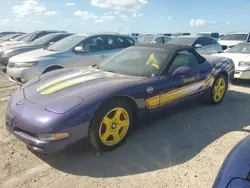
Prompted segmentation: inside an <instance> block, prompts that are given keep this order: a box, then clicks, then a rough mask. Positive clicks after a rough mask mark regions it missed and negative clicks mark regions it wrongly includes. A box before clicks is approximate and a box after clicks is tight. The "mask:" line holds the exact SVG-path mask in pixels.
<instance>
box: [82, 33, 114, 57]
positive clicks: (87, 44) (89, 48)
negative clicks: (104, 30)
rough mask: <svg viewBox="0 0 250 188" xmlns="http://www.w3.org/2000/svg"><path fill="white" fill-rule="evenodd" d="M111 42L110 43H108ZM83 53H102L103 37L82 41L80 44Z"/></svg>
mask: <svg viewBox="0 0 250 188" xmlns="http://www.w3.org/2000/svg"><path fill="white" fill-rule="evenodd" d="M109 42H112V41H109ZM82 47H83V49H84V53H92V52H100V51H104V50H105V49H104V39H103V37H100V36H97V37H92V38H89V39H86V40H84V42H83V43H82Z"/></svg>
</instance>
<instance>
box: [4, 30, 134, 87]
mask: <svg viewBox="0 0 250 188" xmlns="http://www.w3.org/2000/svg"><path fill="white" fill-rule="evenodd" d="M135 44H138V42H137V40H136V39H134V38H133V37H131V36H127V35H120V34H76V35H71V36H69V37H66V38H64V39H62V40H60V41H58V42H56V43H54V44H52V45H51V46H49V47H48V48H45V49H38V50H34V51H31V52H26V53H23V54H20V55H17V56H14V57H12V58H10V60H9V63H8V66H7V74H8V75H9V76H10V79H11V80H12V81H14V82H19V83H20V82H21V83H23V82H26V81H28V80H30V79H33V78H34V77H36V76H39V75H41V74H44V73H47V72H49V71H53V70H56V69H60V68H64V67H82V66H89V65H95V64H100V62H102V61H104V60H105V59H107V58H108V57H110V56H112V55H114V54H115V53H117V52H119V51H121V50H122V49H124V48H127V47H129V46H132V45H135Z"/></svg>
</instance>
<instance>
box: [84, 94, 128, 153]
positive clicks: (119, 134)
mask: <svg viewBox="0 0 250 188" xmlns="http://www.w3.org/2000/svg"><path fill="white" fill-rule="evenodd" d="M132 125H133V115H132V111H131V109H130V107H129V105H128V104H127V103H126V102H124V101H123V100H119V99H114V100H111V101H109V102H108V103H106V104H105V105H103V106H102V107H100V109H98V110H97V112H96V114H95V115H94V117H93V119H92V121H91V124H90V127H89V133H88V134H89V139H90V143H91V145H92V146H93V147H94V148H95V149H97V150H98V151H103V152H105V151H112V150H114V149H116V148H118V147H119V146H120V145H121V144H122V143H123V142H124V141H125V140H126V138H127V136H128V134H129V132H130V130H131V129H132Z"/></svg>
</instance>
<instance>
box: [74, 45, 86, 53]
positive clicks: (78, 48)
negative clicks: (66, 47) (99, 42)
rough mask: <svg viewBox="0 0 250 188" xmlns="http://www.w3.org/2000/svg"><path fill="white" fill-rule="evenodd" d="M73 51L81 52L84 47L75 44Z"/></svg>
mask: <svg viewBox="0 0 250 188" xmlns="http://www.w3.org/2000/svg"><path fill="white" fill-rule="evenodd" d="M75 52H79V53H82V52H84V48H83V47H82V46H77V47H75Z"/></svg>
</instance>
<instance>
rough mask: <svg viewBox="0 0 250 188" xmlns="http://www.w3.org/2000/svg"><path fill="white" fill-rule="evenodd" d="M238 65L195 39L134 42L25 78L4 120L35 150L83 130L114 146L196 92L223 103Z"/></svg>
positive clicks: (96, 142) (49, 148)
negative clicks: (206, 52) (92, 62)
mask: <svg viewBox="0 0 250 188" xmlns="http://www.w3.org/2000/svg"><path fill="white" fill-rule="evenodd" d="M234 71H235V70H234V63H233V61H232V60H231V59H229V58H224V57H223V58H222V57H215V56H201V55H200V54H199V53H197V52H196V51H195V50H194V49H193V48H191V47H190V46H183V45H174V44H162V45H160V44H157V45H156V44H147V45H139V46H133V47H129V48H127V49H125V50H122V51H121V52H119V53H117V54H116V55H114V56H112V57H111V58H109V59H107V60H106V61H105V62H103V63H101V65H100V66H98V65H96V66H92V67H85V68H68V69H61V70H56V71H53V72H49V73H46V74H44V75H42V76H39V77H36V78H35V79H33V80H31V81H29V82H27V83H25V84H24V85H22V86H21V87H20V88H18V89H17V90H16V91H15V92H14V93H13V94H12V95H11V97H10V99H9V102H8V107H7V113H6V127H7V129H8V130H9V131H10V132H11V133H12V134H14V135H15V136H16V137H17V138H19V139H20V140H21V141H23V142H24V143H25V144H26V145H27V146H28V147H29V148H31V149H32V150H35V151H37V152H43V153H50V152H56V151H59V150H62V149H64V148H65V147H68V146H69V145H71V144H73V143H75V142H76V141H78V140H82V139H83V140H85V139H84V138H88V140H89V141H90V143H91V145H92V146H93V147H94V148H96V149H97V150H98V151H111V150H113V149H115V148H117V147H119V146H120V145H121V144H122V143H123V142H124V141H125V139H126V138H127V137H128V134H129V133H130V132H131V131H132V130H133V127H134V126H135V125H137V124H138V121H139V120H140V119H144V117H147V115H149V114H151V113H156V112H158V111H159V110H163V109H165V108H167V107H170V106H172V105H175V104H178V103H180V102H182V101H185V100H188V99H190V98H192V97H198V96H202V97H204V99H205V100H207V101H208V102H210V103H211V104H214V105H217V104H219V103H221V101H222V100H223V98H224V95H225V93H226V90H227V89H228V87H229V85H230V83H231V81H232V79H233V76H234Z"/></svg>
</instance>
